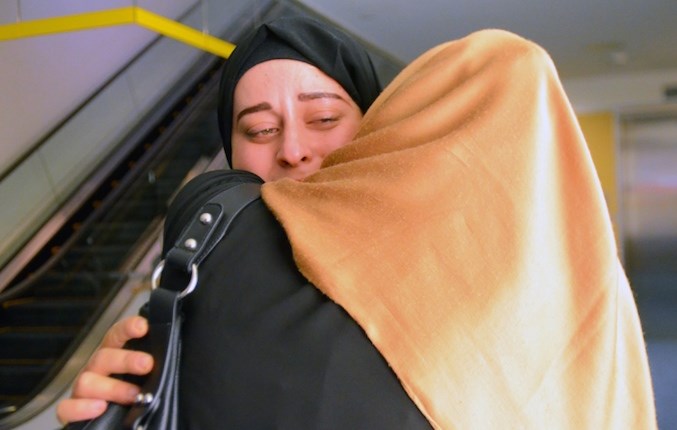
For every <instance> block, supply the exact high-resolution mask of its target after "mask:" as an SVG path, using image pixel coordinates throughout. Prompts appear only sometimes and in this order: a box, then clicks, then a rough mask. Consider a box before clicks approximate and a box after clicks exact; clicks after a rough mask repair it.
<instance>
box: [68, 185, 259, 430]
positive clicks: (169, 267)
mask: <svg viewBox="0 0 677 430" xmlns="http://www.w3.org/2000/svg"><path fill="white" fill-rule="evenodd" d="M260 187H261V185H260V184H258V183H241V184H237V185H235V186H233V187H231V188H228V189H226V190H225V191H221V192H220V193H218V194H217V195H216V196H214V197H213V198H211V199H210V200H209V201H208V202H207V203H205V204H204V205H203V206H202V207H201V208H200V210H199V211H198V212H197V213H196V214H195V215H193V217H192V219H191V221H190V222H189V224H188V226H187V227H186V228H184V230H183V232H182V233H181V235H180V236H179V239H178V240H177V241H176V242H175V243H174V246H173V247H172V248H171V249H170V250H169V251H168V252H167V254H166V256H165V259H164V260H163V261H161V262H160V264H159V265H158V267H157V268H156V269H155V271H154V273H153V290H152V292H151V295H150V299H149V301H148V303H146V304H145V305H144V307H143V309H142V311H141V313H142V314H144V315H145V316H146V317H147V318H148V326H149V330H148V334H147V335H146V336H145V337H144V338H143V339H139V340H135V341H133V342H130V343H129V344H128V345H125V347H126V348H129V349H135V350H143V351H146V352H148V353H150V354H151V355H152V356H153V358H154V360H155V365H154V367H153V370H152V371H151V373H150V374H149V375H148V376H147V377H145V380H144V381H143V382H141V384H140V385H141V394H139V396H138V397H137V399H136V402H135V403H134V404H133V405H131V406H124V405H118V404H110V405H109V406H108V409H107V410H106V412H105V413H104V414H103V415H102V416H100V417H99V418H96V419H94V420H90V421H81V422H77V423H71V424H69V425H68V426H66V429H67V430H83V429H86V430H102V429H133V430H146V429H147V430H160V429H162V430H176V429H178V428H179V419H178V370H179V360H180V356H181V324H182V321H183V315H182V312H181V301H182V299H183V298H184V297H186V296H187V295H188V294H190V293H191V292H192V291H193V290H194V289H195V288H196V287H197V286H198V284H199V275H198V268H199V266H200V263H201V262H202V261H203V260H204V259H205V257H207V255H209V253H210V252H211V251H212V250H213V249H214V247H215V246H216V245H217V244H218V243H219V241H221V239H223V237H224V236H225V235H226V232H227V231H228V228H229V226H230V225H231V223H232V221H233V220H234V219H235V218H236V217H237V215H238V214H239V213H240V212H241V211H242V210H243V209H244V208H246V207H247V206H248V205H249V204H251V203H253V202H254V201H256V200H257V199H258V198H259V197H260Z"/></svg>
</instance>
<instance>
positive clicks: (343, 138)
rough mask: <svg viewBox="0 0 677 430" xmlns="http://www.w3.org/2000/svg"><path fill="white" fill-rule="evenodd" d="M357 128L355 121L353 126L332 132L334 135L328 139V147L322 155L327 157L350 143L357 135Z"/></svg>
mask: <svg viewBox="0 0 677 430" xmlns="http://www.w3.org/2000/svg"><path fill="white" fill-rule="evenodd" d="M358 128H359V122H358V121H356V122H355V123H354V124H351V125H347V126H346V127H342V128H340V129H336V130H334V133H332V135H331V137H330V138H329V139H328V141H329V145H327V146H326V149H327V151H326V153H325V154H324V155H327V154H329V153H331V152H333V151H335V150H337V149H339V148H342V147H344V146H346V145H347V144H349V143H350V142H352V141H353V138H354V137H355V135H356V134H357V129H358Z"/></svg>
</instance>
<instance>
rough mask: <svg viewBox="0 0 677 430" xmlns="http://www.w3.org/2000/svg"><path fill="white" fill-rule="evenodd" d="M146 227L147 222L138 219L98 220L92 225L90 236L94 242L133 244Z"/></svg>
mask: <svg viewBox="0 0 677 430" xmlns="http://www.w3.org/2000/svg"><path fill="white" fill-rule="evenodd" d="M147 228H148V223H147V222H140V221H129V222H122V221H114V222H100V223H97V224H96V225H94V226H92V229H91V233H90V234H89V236H90V237H92V238H93V241H94V243H106V244H107V245H124V244H127V245H133V244H134V243H136V241H138V240H139V238H140V237H142V236H143V233H144V232H145V231H146V229H147Z"/></svg>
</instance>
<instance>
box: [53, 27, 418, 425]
mask: <svg viewBox="0 0 677 430" xmlns="http://www.w3.org/2000/svg"><path fill="white" fill-rule="evenodd" d="M269 60H294V61H300V62H303V63H307V64H310V65H312V66H314V67H316V68H317V69H319V70H320V71H321V72H322V73H324V74H325V75H327V76H328V77H329V78H331V79H332V80H334V81H335V82H336V83H338V84H339V85H340V87H341V88H343V89H344V90H345V93H347V94H348V96H349V97H350V99H351V100H352V102H354V104H355V105H356V106H357V107H358V108H359V110H360V112H361V113H364V112H366V110H367V109H368V108H369V106H370V105H371V104H372V102H373V101H374V100H375V98H376V97H377V96H378V94H379V93H380V91H381V86H380V84H379V82H378V78H377V76H376V72H375V70H374V67H373V65H372V63H371V60H370V59H369V56H368V54H367V53H366V51H365V50H364V49H363V48H362V47H361V46H360V45H359V44H357V43H356V42H355V41H353V40H352V39H351V38H350V37H348V36H347V35H345V34H343V33H341V32H339V31H338V30H336V29H334V28H331V27H328V26H323V25H322V24H320V23H318V22H316V21H313V20H311V19H308V18H300V17H289V18H280V19H277V20H274V21H272V22H270V23H268V24H264V25H262V26H261V27H259V28H258V29H257V30H256V31H255V32H254V33H253V34H251V35H250V36H249V37H247V38H246V39H245V40H243V41H242V43H241V44H239V45H238V48H237V49H236V50H235V51H234V53H233V55H232V57H231V59H230V60H229V61H228V63H227V65H226V67H225V69H224V73H223V77H222V80H221V89H220V101H219V108H218V120H219V128H220V130H221V135H222V138H223V143H224V149H225V152H226V155H227V157H228V160H229V161H230V162H232V160H233V157H232V146H231V137H232V135H233V121H232V120H233V105H234V101H233V99H234V94H235V91H236V87H237V84H238V82H240V80H241V79H242V77H243V76H244V75H245V74H246V73H247V72H248V71H249V70H250V69H252V68H253V67H255V66H257V65H259V64H262V63H265V62H267V61H269ZM344 143H348V141H346V142H344ZM233 167H235V168H238V167H240V166H238V165H237V163H235V165H234V166H233ZM230 173H231V174H229V172H211V173H210V174H208V175H203V176H202V177H200V178H198V181H193V182H191V184H189V186H187V187H186V188H185V189H184V190H183V191H182V192H181V193H180V194H179V195H178V196H177V199H176V201H175V202H174V204H173V205H172V208H171V209H170V214H169V215H168V220H167V223H166V226H165V243H166V244H171V243H173V240H172V239H171V238H172V237H174V236H176V233H177V232H178V231H179V230H180V229H181V226H182V225H184V224H185V222H184V221H182V220H183V219H185V218H186V216H190V212H191V210H190V208H191V207H193V206H195V204H198V203H199V200H200V199H201V198H203V197H204V196H205V195H207V194H209V193H211V192H213V189H215V188H222V187H223V186H224V183H231V182H241V181H249V180H250V179H251V178H246V176H247V175H248V174H247V173H246V172H230ZM249 176H252V175H249ZM253 180H256V179H253ZM252 207H253V206H252ZM255 209H256V208H253V209H251V211H255ZM245 219H246V221H242V223H248V224H252V225H251V226H250V227H249V228H245V227H242V232H241V234H244V236H242V237H241V240H230V241H225V242H224V243H225V245H224V247H220V249H221V251H219V252H215V253H214V257H213V259H214V260H216V261H217V262H220V261H225V260H224V259H227V258H229V257H228V256H232V255H233V253H236V254H238V256H237V258H238V263H237V264H227V265H224V264H218V265H219V266H221V268H223V267H224V266H226V268H227V270H226V271H228V270H230V271H231V272H232V273H230V272H229V273H227V275H224V274H223V273H222V272H221V271H219V272H218V276H219V277H220V279H228V286H224V291H221V292H218V291H215V290H218V289H214V288H212V289H211V290H210V289H209V288H203V289H201V290H199V291H197V295H196V296H195V297H194V298H191V299H194V300H193V303H188V304H187V306H186V310H187V312H188V320H187V325H186V328H185V329H186V332H187V333H186V334H187V336H186V339H184V346H185V347H186V350H190V352H189V354H188V356H186V357H184V364H183V365H182V373H181V378H182V380H184V379H185V380H186V381H188V383H189V384H190V385H183V390H182V391H183V392H182V396H181V397H182V399H183V400H182V405H183V406H182V413H183V412H185V411H197V412H195V413H192V412H188V413H185V414H183V416H182V419H183V420H185V423H186V425H187V426H188V427H194V426H197V427H201V428H203V427H205V426H207V427H210V426H212V427H213V426H216V427H219V425H218V423H221V424H223V425H224V426H226V427H228V428H252V426H254V427H255V428H260V426H277V427H278V428H318V427H322V428H356V427H365V426H366V427H369V428H395V427H398V428H428V424H427V421H426V420H425V418H423V416H422V415H421V414H420V412H419V411H418V410H417V409H416V407H415V406H414V405H413V403H412V402H411V400H410V399H409V398H408V397H407V396H406V394H405V393H404V391H403V390H402V388H401V386H400V385H399V383H398V381H397V378H396V377H395V375H394V374H393V373H392V371H391V370H390V368H389V367H388V365H387V364H386V363H385V361H384V360H383V358H382V357H381V356H380V354H379V353H378V352H377V351H376V349H375V348H374V347H373V345H371V343H370V342H369V341H368V340H367V338H366V336H364V333H363V332H362V330H361V329H360V328H359V326H358V325H357V324H356V323H355V322H354V321H353V320H352V319H351V318H350V317H349V316H348V315H347V314H346V313H345V312H344V311H343V310H342V309H341V308H340V307H338V306H337V305H335V304H334V303H332V302H331V301H330V300H329V299H328V298H326V297H325V296H324V295H323V294H322V293H321V292H319V291H318V290H317V289H316V288H315V287H314V286H312V285H311V284H310V283H308V282H307V280H305V278H303V277H302V276H301V275H300V273H298V271H297V269H296V267H295V265H294V264H293V259H292V257H291V250H290V249H289V244H288V242H287V240H286V236H285V235H284V233H283V231H282V230H281V228H280V227H279V225H278V224H277V222H275V220H274V217H273V216H272V215H271V214H270V213H269V212H268V210H267V209H265V208H264V207H263V204H261V208H260V210H258V211H255V213H252V214H249V215H248V216H247V217H245ZM254 233H255V234H254ZM232 234H235V235H237V234H238V230H237V229H236V230H234V231H233V232H232ZM244 243H247V245H246V246H241V245H242V244H244ZM252 243H253V245H252ZM257 244H258V245H257ZM233 246H236V247H238V249H236V250H233V249H231V250H230V252H229V251H228V247H231V248H232V247H233ZM166 249H167V247H165V251H166ZM243 259H244V260H247V259H248V260H247V261H253V262H255V264H254V265H253V266H252V265H251V264H250V265H249V266H252V267H254V269H252V270H249V269H248V268H246V267H244V266H247V267H248V265H247V264H246V262H243ZM206 263H207V262H206ZM261 267H265V270H260V268H261ZM206 270H207V275H204V274H203V275H202V277H206V278H203V279H207V278H209V274H208V271H209V269H208V268H207V269H206ZM201 271H202V269H201ZM242 272H244V274H243V273H242ZM215 276H216V275H215ZM261 276H263V277H264V278H265V277H267V278H266V279H259V278H260V277H261ZM234 286H246V288H244V287H243V288H240V289H238V288H233V287H234ZM242 289H244V290H246V291H247V294H246V295H243V294H242V291H241V290H242ZM217 293H218V294H217ZM205 294H207V295H208V296H207V297H206V298H204V297H203V298H201V297H200V296H201V295H205ZM209 294H211V296H209ZM215 303H217V304H220V305H219V306H217V308H218V311H217V312H216V314H214V312H213V308H214V306H215ZM210 309H212V313H211V314H210V313H209V312H210ZM245 311H246V312H249V314H246V315H243V313H244V312H245ZM191 314H192V316H191ZM219 315H221V316H219ZM224 316H225V318H226V321H230V320H228V318H230V319H232V318H235V319H237V318H241V319H242V321H241V322H240V323H237V324H235V331H233V332H231V331H232V329H229V328H228V327H230V326H232V321H231V324H230V325H229V324H228V323H226V324H218V323H217V324H214V323H215V321H217V320H218V321H221V320H220V319H219V318H222V317H224ZM215 325H216V326H217V327H214V326H215ZM191 326H192V327H195V326H200V327H202V328H201V329H191ZM205 327H210V328H209V329H206V328H205ZM229 330H231V331H229ZM243 330H244V331H243ZM145 331H146V328H145V321H143V320H142V319H140V318H139V317H131V318H127V319H125V320H123V321H121V322H120V323H118V324H116V325H115V326H114V328H112V329H111V330H110V331H109V333H108V336H107V337H106V340H105V341H104V343H103V345H102V346H103V348H100V350H99V352H98V353H97V355H98V358H97V359H96V360H92V362H90V363H89V364H88V365H87V367H86V369H85V370H86V371H88V372H85V373H89V377H88V380H89V381H93V380H92V379H91V378H92V374H95V376H96V378H97V379H98V381H96V382H85V381H83V380H82V379H83V378H82V376H81V377H79V381H78V382H76V384H75V385H74V387H75V388H74V390H73V398H72V399H69V400H66V401H64V402H62V403H61V405H60V406H59V416H60V419H61V420H62V421H77V420H84V419H89V418H92V417H93V416H96V415H98V414H96V413H94V412H96V411H98V413H101V412H102V411H103V409H102V408H101V403H102V402H101V401H100V400H96V399H105V400H108V401H115V402H119V403H129V402H130V401H131V400H133V394H134V390H131V391H130V389H131V388H133V387H131V386H129V385H127V384H125V383H122V382H121V381H118V380H115V379H112V378H108V377H107V375H109V374H111V373H131V374H145V373H146V372H147V371H148V370H149V367H148V366H149V363H148V359H149V358H150V357H149V356H147V355H145V356H144V354H143V353H141V352H136V351H127V350H121V349H120V347H121V346H122V344H123V343H124V342H125V341H126V340H127V339H129V338H133V337H140V336H142V335H144V334H145ZM217 333H219V334H218V336H217V335H216V334H217ZM224 333H225V334H224ZM243 333H244V334H243ZM218 339H221V340H223V342H226V344H227V345H228V346H229V349H228V350H227V351H223V348H221V347H216V345H219V344H220V342H219V341H218ZM233 339H235V341H233ZM238 339H239V340H238ZM228 342H230V343H228ZM233 342H235V343H233ZM210 345H211V347H210ZM205 347H206V348H207V349H210V351H206V350H205ZM144 360H145V363H144V365H140V364H141V363H143V362H144ZM210 366H211V367H210ZM224 367H226V368H227V369H229V370H228V371H226V372H220V371H217V369H223V368H224ZM210 369H211V370H210ZM194 373H195V374H194ZM205 374H207V375H208V377H207V378H206V379H205V378H204V375H205ZM198 381H201V382H198ZM106 384H107V387H106ZM195 384H201V386H200V387H197V386H196V385H195ZM94 385H96V386H94ZM205 385H208V387H206V386H205ZM202 391H206V392H208V393H210V396H207V398H203V397H201V396H200V392H202ZM248 399H249V400H248ZM252 400H255V401H252ZM97 402H99V403H98V404H97ZM220 402H222V403H220ZM219 404H222V405H227V406H228V407H221V408H217V409H218V410H215V408H213V407H212V406H210V405H219ZM104 405H105V404H104ZM87 407H89V408H90V409H89V410H88V411H86V412H87V413H88V414H89V415H85V413H83V411H85V409H86V408H87ZM97 408H99V409H97ZM195 420H197V421H195ZM205 420H206V421H205ZM212 423H215V424H212ZM226 424H228V425H226ZM197 427H196V428H197ZM216 427H214V428H216Z"/></svg>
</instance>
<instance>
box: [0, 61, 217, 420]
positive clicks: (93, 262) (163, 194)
mask: <svg viewBox="0 0 677 430" xmlns="http://www.w3.org/2000/svg"><path fill="white" fill-rule="evenodd" d="M218 66H219V64H212V65H211V66H210V68H209V69H208V71H207V73H206V74H205V76H204V77H203V78H201V79H200V80H199V81H198V82H197V83H196V85H194V86H193V87H192V88H191V89H190V92H189V93H188V94H185V95H184V96H183V97H182V99H181V101H180V103H179V105H178V106H176V105H174V106H172V108H171V109H170V110H169V111H168V114H167V115H166V117H165V118H163V120H162V123H161V124H160V125H159V126H157V128H156V129H155V130H153V132H152V133H151V135H150V136H145V137H144V139H142V140H141V141H139V142H138V144H136V146H135V149H134V150H132V151H130V153H129V155H128V156H126V157H125V158H124V161H123V162H122V163H121V164H120V165H119V166H117V167H116V169H114V172H113V173H112V174H111V175H110V176H109V177H108V178H107V180H106V181H105V182H104V183H103V184H102V185H101V186H100V187H99V189H98V190H97V191H95V192H94V193H93V194H92V197H91V199H90V200H89V201H88V202H87V203H86V205H85V206H83V208H81V209H80V210H78V211H77V213H75V214H74V215H73V216H72V217H71V219H70V220H69V222H67V223H65V224H64V228H63V230H64V231H61V232H60V233H57V235H55V237H54V239H52V241H51V242H50V243H48V244H47V246H46V247H45V249H44V250H43V251H42V252H41V253H39V254H38V255H37V256H36V257H35V258H34V259H33V261H32V262H30V263H29V264H28V265H27V266H26V268H25V269H24V270H23V271H22V272H21V273H20V274H19V275H18V276H17V278H16V279H15V280H14V281H13V282H12V284H11V285H10V286H9V287H8V288H7V289H5V290H4V291H2V293H0V428H11V421H12V416H13V415H15V414H16V413H17V411H20V410H21V409H22V408H23V407H25V406H26V405H27V404H28V403H29V402H30V401H31V400H32V399H34V398H35V397H36V396H38V395H39V394H40V393H41V392H42V391H43V390H44V389H45V387H46V386H47V385H48V384H50V382H51V381H52V380H53V379H54V378H55V376H56V375H57V374H58V373H59V372H60V371H61V370H62V369H63V368H64V366H65V365H66V363H67V362H68V361H69V360H70V359H71V357H72V356H73V353H74V352H75V351H76V349H77V348H78V347H79V345H80V344H81V343H82V341H83V339H85V337H86V336H87V335H88V333H89V332H90V331H91V329H92V327H93V326H94V325H95V324H96V323H97V321H98V320H99V319H100V317H101V315H102V314H103V313H104V312H106V310H107V308H109V307H110V305H111V302H112V301H113V300H114V298H115V296H116V294H118V292H119V291H120V289H121V287H122V286H123V285H124V284H125V283H126V282H127V281H128V280H129V278H130V276H134V273H133V272H132V271H131V270H132V268H134V267H136V265H137V264H138V262H139V260H140V259H142V258H143V256H144V254H145V253H146V251H147V249H148V248H149V244H152V243H153V242H154V241H156V239H157V237H158V235H159V232H160V230H161V224H162V219H163V217H164V215H165V212H166V209H167V207H168V203H169V201H170V200H171V198H172V196H173V194H174V193H175V192H176V191H177V190H178V189H179V188H180V187H181V185H182V183H184V182H185V181H186V178H187V176H189V175H192V174H195V173H196V169H197V170H198V171H199V169H200V167H197V168H196V165H197V166H205V165H207V164H208V162H209V161H210V160H213V159H214V157H215V156H216V155H217V154H218V153H219V152H220V150H221V140H220V137H219V134H218V127H217V124H216V120H215V118H216V115H215V111H216V103H217V87H218V73H217V68H218Z"/></svg>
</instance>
